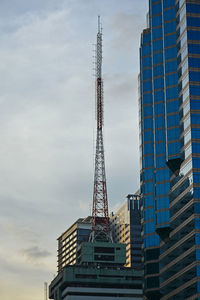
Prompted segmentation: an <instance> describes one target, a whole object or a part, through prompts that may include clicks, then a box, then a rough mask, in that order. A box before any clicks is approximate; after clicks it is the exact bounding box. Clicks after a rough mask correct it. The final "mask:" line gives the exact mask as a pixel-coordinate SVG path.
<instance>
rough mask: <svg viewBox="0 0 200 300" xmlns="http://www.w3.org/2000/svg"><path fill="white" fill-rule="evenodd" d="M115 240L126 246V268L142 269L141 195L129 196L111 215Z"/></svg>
mask: <svg viewBox="0 0 200 300" xmlns="http://www.w3.org/2000/svg"><path fill="white" fill-rule="evenodd" d="M110 223H111V229H112V235H113V240H114V242H116V243H124V244H126V264H125V266H126V267H133V268H141V267H142V238H141V213H140V195H139V193H136V194H134V195H133V194H129V195H128V196H127V200H126V201H125V203H124V204H123V205H122V206H121V207H120V209H119V210H118V211H117V212H116V213H113V212H112V213H111V215H110Z"/></svg>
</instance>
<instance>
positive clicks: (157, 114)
mask: <svg viewBox="0 0 200 300" xmlns="http://www.w3.org/2000/svg"><path fill="white" fill-rule="evenodd" d="M147 19H148V24H147V28H146V29H145V30H144V31H143V33H142V35H141V47H140V75H139V115H140V160H141V174H140V178H141V179H140V181H141V193H142V221H143V238H144V278H145V284H144V291H145V297H146V299H163V300H167V299H177V300H179V299H180V300H182V299H188V300H189V299H200V279H199V278H200V277H199V274H200V214H199V213H200V169H199V167H200V1H199V0H149V13H148V18H147Z"/></svg>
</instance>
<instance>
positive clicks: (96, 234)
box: [90, 16, 112, 242]
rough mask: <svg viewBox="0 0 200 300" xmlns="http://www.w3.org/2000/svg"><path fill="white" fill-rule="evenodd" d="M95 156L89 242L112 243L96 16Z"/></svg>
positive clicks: (99, 37)
mask: <svg viewBox="0 0 200 300" xmlns="http://www.w3.org/2000/svg"><path fill="white" fill-rule="evenodd" d="M95 75H96V76H95V77H96V79H95V83H96V85H95V88H96V121H97V123H96V126H97V127H96V130H97V135H96V154H95V171H94V190H93V208H92V229H91V235H90V241H92V242H94V241H112V237H111V230H110V222H109V215H108V199H107V187H106V173H105V159H104V145H103V117H104V110H103V104H104V103H103V80H102V27H101V19H100V16H98V32H97V43H96V74H95Z"/></svg>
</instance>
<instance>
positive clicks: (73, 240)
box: [58, 217, 91, 272]
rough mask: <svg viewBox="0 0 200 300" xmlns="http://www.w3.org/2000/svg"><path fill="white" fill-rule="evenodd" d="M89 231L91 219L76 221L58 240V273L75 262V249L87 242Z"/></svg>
mask: <svg viewBox="0 0 200 300" xmlns="http://www.w3.org/2000/svg"><path fill="white" fill-rule="evenodd" d="M90 231H91V217H87V218H85V219H83V218H80V219H78V220H77V221H76V222H75V223H74V224H73V225H71V226H70V227H69V228H68V229H67V230H66V231H65V232H64V233H63V234H61V236H60V237H59V238H58V272H60V271H62V270H63V268H64V267H65V266H66V265H74V264H76V262H77V248H78V246H79V245H80V244H81V243H82V242H83V241H88V239H89V235H90Z"/></svg>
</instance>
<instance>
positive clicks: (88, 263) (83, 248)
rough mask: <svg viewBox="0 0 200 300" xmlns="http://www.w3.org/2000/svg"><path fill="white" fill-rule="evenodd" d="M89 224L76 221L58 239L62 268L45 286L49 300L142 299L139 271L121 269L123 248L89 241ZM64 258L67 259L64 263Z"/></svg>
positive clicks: (124, 258) (117, 244)
mask: <svg viewBox="0 0 200 300" xmlns="http://www.w3.org/2000/svg"><path fill="white" fill-rule="evenodd" d="M90 221H91V217H87V218H86V219H78V220H77V221H76V222H75V223H74V224H73V225H72V226H71V227H70V228H69V229H68V230H66V232H64V233H63V234H62V235H61V236H60V237H59V239H58V241H59V250H60V252H59V254H60V259H61V258H63V259H62V262H63V265H62V267H61V265H60V268H59V272H58V275H57V276H56V278H55V279H54V280H53V281H52V282H51V284H50V286H49V298H50V299H54V300H81V299H87V300H89V299H91V300H99V299H102V300H108V299H109V300H112V299H115V298H116V297H117V299H126V300H129V299H135V300H142V299H143V296H142V295H143V292H142V271H141V270H136V269H133V268H125V267H124V265H125V263H126V245H125V244H121V243H112V242H108V241H93V242H89V241H88V238H89V234H90V229H89V228H90V226H91V225H90V224H91V223H90ZM82 230H84V231H82ZM85 230H87V231H85ZM80 233H81V235H80ZM83 233H84V234H83ZM79 235H80V236H81V240H80V238H78V237H79ZM83 236H84V237H83ZM70 247H72V248H71V250H70ZM74 250H75V251H74ZM70 251H72V253H71V252H70ZM67 253H68V254H67ZM68 255H69V257H71V258H72V259H71V260H68V259H69V258H68ZM67 261H69V263H67Z"/></svg>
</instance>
